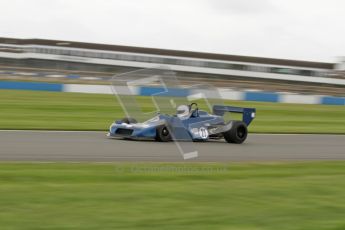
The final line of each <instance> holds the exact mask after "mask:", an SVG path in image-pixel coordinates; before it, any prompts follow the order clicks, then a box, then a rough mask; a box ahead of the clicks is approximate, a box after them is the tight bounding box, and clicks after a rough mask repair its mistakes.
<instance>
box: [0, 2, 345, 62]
mask: <svg viewBox="0 0 345 230" xmlns="http://www.w3.org/2000/svg"><path fill="white" fill-rule="evenodd" d="M0 36H1V37H14V38H45V39H58V40H72V41H84V42H95V43H108V44H118V45H130V46H142V47H152V48H166V49H179V50H192V51H203V52H214V53H225V54H236V55H250V56H262V57H275V58H286V59H301V60H314V61H336V60H337V59H336V57H338V56H345V1H344V0H169V1H167V0H122V1H117V0H0Z"/></svg>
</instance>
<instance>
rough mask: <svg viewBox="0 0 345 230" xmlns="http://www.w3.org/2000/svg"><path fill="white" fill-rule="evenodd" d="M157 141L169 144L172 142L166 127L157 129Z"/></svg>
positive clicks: (162, 126)
mask: <svg viewBox="0 0 345 230" xmlns="http://www.w3.org/2000/svg"><path fill="white" fill-rule="evenodd" d="M155 139H156V141H159V142H168V141H171V134H170V131H169V129H168V127H166V126H165V125H161V126H158V127H157V128H156V138H155Z"/></svg>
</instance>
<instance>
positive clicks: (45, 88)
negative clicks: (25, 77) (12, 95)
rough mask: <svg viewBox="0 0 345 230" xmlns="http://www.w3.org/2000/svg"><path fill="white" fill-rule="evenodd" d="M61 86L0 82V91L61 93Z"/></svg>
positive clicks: (40, 83) (39, 83)
mask: <svg viewBox="0 0 345 230" xmlns="http://www.w3.org/2000/svg"><path fill="white" fill-rule="evenodd" d="M62 88H63V84H57V83H42V82H19V81H0V89H16V90H39V91H54V92H62Z"/></svg>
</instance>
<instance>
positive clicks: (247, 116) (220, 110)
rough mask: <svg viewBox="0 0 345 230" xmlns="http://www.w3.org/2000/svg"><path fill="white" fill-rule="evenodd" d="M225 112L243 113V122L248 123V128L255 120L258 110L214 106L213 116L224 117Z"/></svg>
mask: <svg viewBox="0 0 345 230" xmlns="http://www.w3.org/2000/svg"><path fill="white" fill-rule="evenodd" d="M225 112H230V113H242V114H243V116H242V121H243V122H244V123H246V125H247V126H249V124H250V123H251V122H252V120H253V119H254V118H255V113H256V109H255V108H242V107H235V106H226V105H214V106H213V114H214V115H218V116H224V114H225Z"/></svg>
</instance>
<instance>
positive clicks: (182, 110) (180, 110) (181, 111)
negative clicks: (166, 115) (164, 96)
mask: <svg viewBox="0 0 345 230" xmlns="http://www.w3.org/2000/svg"><path fill="white" fill-rule="evenodd" d="M176 115H177V117H179V118H186V117H188V115H189V106H188V105H179V106H178V107H177V111H176Z"/></svg>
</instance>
